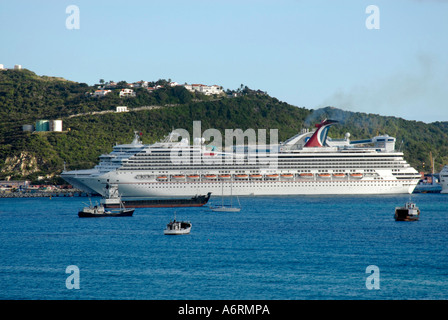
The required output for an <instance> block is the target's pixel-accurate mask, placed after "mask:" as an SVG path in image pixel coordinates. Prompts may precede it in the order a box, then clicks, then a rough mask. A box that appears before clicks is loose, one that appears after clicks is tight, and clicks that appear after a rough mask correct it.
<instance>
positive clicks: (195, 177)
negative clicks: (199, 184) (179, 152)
mask: <svg viewBox="0 0 448 320" xmlns="http://www.w3.org/2000/svg"><path fill="white" fill-rule="evenodd" d="M188 179H192V180H197V179H199V175H197V174H192V175H189V176H188Z"/></svg>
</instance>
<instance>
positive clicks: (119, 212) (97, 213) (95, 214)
mask: <svg viewBox="0 0 448 320" xmlns="http://www.w3.org/2000/svg"><path fill="white" fill-rule="evenodd" d="M134 211H135V209H134V208H129V209H128V208H125V207H124V206H121V207H120V208H118V209H115V210H114V209H111V210H106V209H105V208H104V205H103V204H99V205H92V203H90V206H87V207H84V208H83V209H82V210H80V211H78V217H80V218H103V217H131V216H132V214H133V213H134Z"/></svg>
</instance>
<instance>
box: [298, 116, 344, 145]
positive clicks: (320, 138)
mask: <svg viewBox="0 0 448 320" xmlns="http://www.w3.org/2000/svg"><path fill="white" fill-rule="evenodd" d="M335 123H338V121H336V120H327V119H325V120H322V122H321V123H317V124H316V128H317V130H316V131H315V132H314V134H313V135H312V136H311V138H310V139H309V140H308V141H307V143H306V144H305V146H304V147H323V146H325V141H326V140H327V134H328V129H330V126H332V125H333V124H335Z"/></svg>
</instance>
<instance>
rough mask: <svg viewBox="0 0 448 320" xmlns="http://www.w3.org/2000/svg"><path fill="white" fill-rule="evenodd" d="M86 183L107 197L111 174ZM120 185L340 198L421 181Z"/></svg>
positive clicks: (138, 190)
mask: <svg viewBox="0 0 448 320" xmlns="http://www.w3.org/2000/svg"><path fill="white" fill-rule="evenodd" d="M92 180H95V182H93V181H92V182H87V181H86V182H85V184H89V185H90V187H92V188H93V189H95V191H96V192H98V193H100V194H103V193H104V188H105V186H106V185H107V184H108V183H109V181H108V180H110V179H108V175H105V176H103V177H97V178H95V179H92ZM113 183H116V184H117V185H118V189H119V190H120V194H121V195H122V197H123V198H172V197H193V196H195V195H198V194H207V193H208V192H212V195H221V194H223V195H224V196H230V195H231V194H233V195H240V196H266V195H320V194H321V195H324V194H326V195H336V194H353V195H354V194H406V193H409V194H411V193H412V192H413V191H414V188H415V186H416V185H417V183H418V180H417V179H416V180H381V181H379V180H363V179H361V180H343V181H341V180H338V179H334V180H326V181H321V180H317V179H316V180H311V181H309V180H304V179H300V180H299V179H297V180H294V181H290V180H289V181H250V180H248V181H233V182H230V181H207V182H178V181H176V182H160V181H153V182H136V181H135V179H133V178H132V177H131V176H128V177H126V175H121V177H120V179H119V181H116V180H115V181H114V182H113Z"/></svg>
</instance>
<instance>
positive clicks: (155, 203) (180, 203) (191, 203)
mask: <svg viewBox="0 0 448 320" xmlns="http://www.w3.org/2000/svg"><path fill="white" fill-rule="evenodd" d="M210 196H211V192H209V193H208V194H207V195H206V196H204V195H201V196H194V197H192V198H191V199H146V200H122V203H123V205H124V206H125V207H132V208H175V207H202V206H204V205H205V204H207V202H208V200H209V199H210ZM104 207H105V208H119V207H120V203H119V202H108V200H107V199H106V200H105V202H104Z"/></svg>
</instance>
